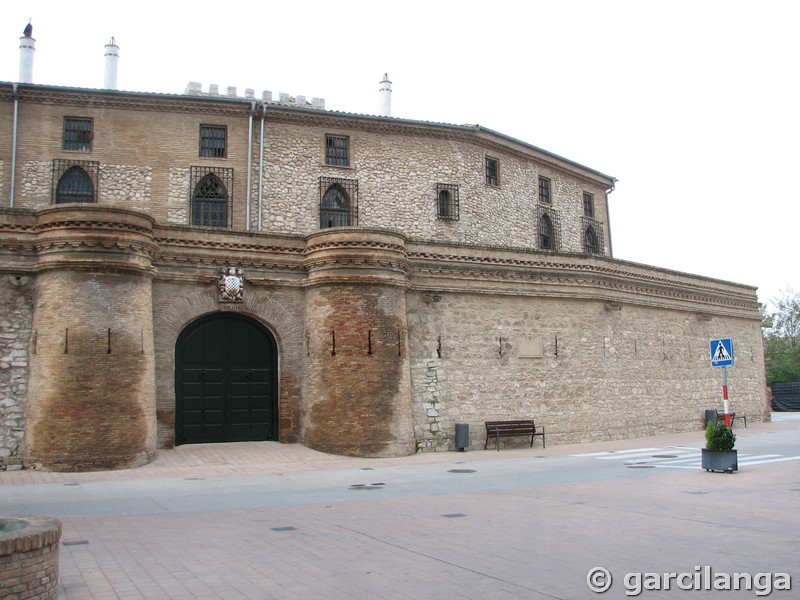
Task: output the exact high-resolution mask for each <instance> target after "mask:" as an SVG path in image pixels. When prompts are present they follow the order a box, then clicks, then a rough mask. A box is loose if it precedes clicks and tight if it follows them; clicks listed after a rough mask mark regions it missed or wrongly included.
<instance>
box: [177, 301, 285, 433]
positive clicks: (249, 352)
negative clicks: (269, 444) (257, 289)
mask: <svg viewBox="0 0 800 600" xmlns="http://www.w3.org/2000/svg"><path fill="white" fill-rule="evenodd" d="M277 381H278V353H277V347H276V343H275V338H274V337H273V335H272V334H271V333H270V332H269V331H267V330H266V329H265V328H264V327H262V326H261V325H260V324H259V323H258V322H256V321H255V320H253V319H251V318H249V317H246V316H243V315H240V314H235V313H216V314H213V315H208V316H205V317H202V318H200V319H198V320H196V321H194V322H192V323H190V324H189V325H188V326H187V327H186V328H185V329H184V330H183V331H182V332H181V334H180V335H179V336H178V341H177V344H176V348H175V401H176V406H175V443H176V445H178V444H196V443H208V442H242V441H258V440H274V441H277V440H278V384H277Z"/></svg>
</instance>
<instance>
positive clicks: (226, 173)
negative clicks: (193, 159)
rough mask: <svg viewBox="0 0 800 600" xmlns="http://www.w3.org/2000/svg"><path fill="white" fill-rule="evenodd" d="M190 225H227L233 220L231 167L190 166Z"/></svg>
mask: <svg viewBox="0 0 800 600" xmlns="http://www.w3.org/2000/svg"><path fill="white" fill-rule="evenodd" d="M190 189H191V190H192V192H191V193H192V198H191V204H192V225H199V226H201V227H229V226H230V224H231V223H232V221H233V169H229V168H219V167H191V174H190Z"/></svg>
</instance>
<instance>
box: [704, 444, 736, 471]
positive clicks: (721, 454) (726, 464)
mask: <svg viewBox="0 0 800 600" xmlns="http://www.w3.org/2000/svg"><path fill="white" fill-rule="evenodd" d="M700 452H701V465H702V467H703V468H704V469H705V470H706V471H725V472H726V473H733V472H734V471H738V470H739V457H738V454H737V451H736V450H708V449H706V448H702V449H701V451H700Z"/></svg>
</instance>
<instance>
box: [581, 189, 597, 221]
mask: <svg viewBox="0 0 800 600" xmlns="http://www.w3.org/2000/svg"><path fill="white" fill-rule="evenodd" d="M583 214H584V216H586V217H594V194H590V193H589V192H583Z"/></svg>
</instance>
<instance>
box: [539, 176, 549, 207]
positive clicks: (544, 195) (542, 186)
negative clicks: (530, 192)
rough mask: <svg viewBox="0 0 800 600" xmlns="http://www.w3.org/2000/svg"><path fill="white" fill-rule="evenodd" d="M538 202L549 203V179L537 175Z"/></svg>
mask: <svg viewBox="0 0 800 600" xmlns="http://www.w3.org/2000/svg"><path fill="white" fill-rule="evenodd" d="M539 202H544V203H545V204H550V180H549V179H547V177H539Z"/></svg>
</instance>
